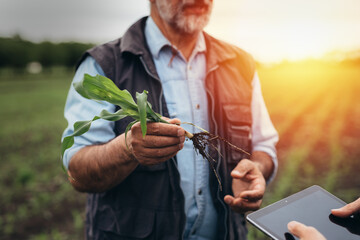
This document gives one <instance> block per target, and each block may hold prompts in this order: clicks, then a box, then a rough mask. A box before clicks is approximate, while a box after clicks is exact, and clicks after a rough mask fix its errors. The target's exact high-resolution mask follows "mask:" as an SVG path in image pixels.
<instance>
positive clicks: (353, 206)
mask: <svg viewBox="0 0 360 240" xmlns="http://www.w3.org/2000/svg"><path fill="white" fill-rule="evenodd" d="M331 213H332V214H333V215H335V216H337V217H342V218H346V217H350V216H351V215H353V214H359V213H360V198H358V199H357V200H355V201H354V202H351V203H349V204H346V205H345V206H343V207H342V208H339V209H332V210H331ZM288 229H289V231H290V232H291V233H292V234H294V235H295V236H296V237H298V238H300V240H325V237H324V236H323V235H322V234H321V233H320V232H319V231H318V230H316V229H315V228H314V227H309V226H305V225H304V224H302V223H299V222H296V221H291V222H290V223H289V224H288Z"/></svg>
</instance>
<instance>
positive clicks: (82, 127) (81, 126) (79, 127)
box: [72, 116, 100, 136]
mask: <svg viewBox="0 0 360 240" xmlns="http://www.w3.org/2000/svg"><path fill="white" fill-rule="evenodd" d="M99 118H100V117H98V116H95V117H94V118H93V119H92V120H88V121H78V122H76V123H74V133H73V134H72V135H73V136H80V135H82V134H84V133H86V132H87V131H89V129H90V126H91V123H92V122H93V121H95V120H98V119H99Z"/></svg>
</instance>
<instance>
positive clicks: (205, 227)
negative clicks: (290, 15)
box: [64, 0, 278, 239]
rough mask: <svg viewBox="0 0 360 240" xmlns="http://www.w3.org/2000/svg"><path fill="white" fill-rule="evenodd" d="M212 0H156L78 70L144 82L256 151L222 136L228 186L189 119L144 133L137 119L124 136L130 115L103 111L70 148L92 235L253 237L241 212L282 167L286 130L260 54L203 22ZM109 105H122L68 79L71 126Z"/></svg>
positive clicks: (174, 110) (119, 81) (165, 109)
mask: <svg viewBox="0 0 360 240" xmlns="http://www.w3.org/2000/svg"><path fill="white" fill-rule="evenodd" d="M212 4H213V2H212V0H202V1H201V0H200V1H199V0H197V1H195V0H172V1H166V0H150V17H147V18H143V19H141V20H140V21H138V22H137V23H135V24H134V25H133V26H131V27H130V28H129V30H128V31H127V32H126V33H125V35H124V36H123V37H122V38H121V39H118V40H115V41H113V42H110V43H107V44H104V45H101V46H98V47H95V48H93V49H91V50H89V51H88V52H87V53H86V54H85V55H84V57H83V59H82V62H81V64H80V66H79V67H78V69H77V72H76V74H75V77H74V82H76V81H79V80H81V78H82V76H83V74H84V73H89V74H91V75H95V74H101V75H105V76H107V77H108V78H110V79H112V80H113V81H114V82H115V84H116V85H117V86H118V87H119V88H120V89H127V90H128V91H129V92H130V93H131V94H132V95H133V96H135V93H136V92H142V91H143V90H144V89H145V90H148V91H149V96H148V100H149V102H151V104H152V106H153V109H154V110H155V111H156V112H159V113H160V114H162V115H163V116H165V117H168V118H169V122H170V123H177V124H179V123H180V120H179V119H181V121H183V122H192V123H193V124H195V125H197V126H200V127H202V128H205V129H209V130H210V132H212V133H214V134H218V135H220V136H222V137H224V138H226V139H228V140H229V141H230V142H232V143H233V144H235V145H237V146H238V147H241V148H243V149H245V150H247V151H249V152H252V154H251V156H248V155H246V154H243V153H239V152H237V151H235V150H233V149H232V148H230V147H228V146H225V145H224V143H222V142H217V143H214V144H215V145H216V147H219V149H221V156H220V155H219V154H217V153H216V151H210V154H211V155H212V156H213V157H214V158H215V159H217V162H216V166H215V167H216V171H217V173H218V175H219V177H220V181H221V184H222V186H223V190H222V191H221V190H220V188H219V185H218V183H217V180H216V177H215V176H214V174H213V173H212V171H211V169H210V168H209V166H208V163H207V162H206V161H204V159H202V158H201V156H200V155H197V154H196V153H195V151H194V149H193V147H192V143H191V141H185V136H184V129H186V130H188V131H189V132H195V131H197V129H196V128H194V127H192V125H184V124H183V125H182V126H181V127H180V126H178V125H176V124H161V123H148V129H147V135H146V137H145V138H143V137H142V135H141V129H140V126H139V124H135V125H133V126H132V128H131V130H130V131H129V132H128V135H127V138H126V140H125V137H124V131H125V128H126V126H127V125H128V123H129V122H130V121H132V120H131V119H125V120H121V121H118V122H116V123H115V124H114V123H112V122H106V121H100V120H99V121H97V122H95V123H94V124H93V126H92V127H91V129H90V131H89V132H87V133H86V134H84V135H83V136H81V137H77V138H75V144H74V146H73V147H72V148H70V149H69V150H68V151H66V152H65V155H64V165H65V166H67V167H68V172H69V175H70V176H72V177H71V178H70V181H71V183H72V185H73V186H74V187H75V188H76V189H77V190H79V191H84V192H89V193H91V194H89V195H88V202H87V216H86V228H87V229H86V235H87V238H88V239H245V238H246V233H247V231H246V227H245V220H244V215H243V214H244V213H245V212H246V211H249V210H256V209H258V208H259V207H260V205H261V201H262V197H263V195H264V192H265V187H266V180H267V181H269V180H271V178H272V177H273V176H274V174H275V172H276V168H277V160H276V151H275V144H276V142H277V140H278V135H277V132H276V131H275V129H274V127H273V125H272V123H271V121H270V119H269V116H268V113H267V110H266V107H265V104H264V101H263V98H262V95H261V89H260V84H259V79H258V77H257V74H256V73H255V69H254V66H255V64H254V61H253V60H252V58H251V57H250V56H249V55H248V54H247V53H245V52H244V51H242V50H240V49H238V48H236V47H234V46H231V45H229V44H226V43H223V42H221V41H219V40H216V39H214V38H212V37H211V36H209V35H207V34H206V33H204V32H203V31H202V30H203V28H204V27H205V25H206V24H207V23H208V21H209V17H210V13H211V10H212ZM102 109H107V110H108V111H112V112H114V111H115V110H116V107H115V106H113V105H111V104H108V103H99V102H94V101H90V100H87V99H84V98H82V97H81V96H80V95H78V94H77V93H76V92H75V91H74V89H73V88H71V89H70V92H69V95H68V99H67V104H66V107H65V117H66V118H67V119H68V122H69V127H68V128H67V129H66V130H65V132H64V136H67V135H69V134H71V133H72V131H73V129H72V127H71V126H72V124H73V123H74V122H75V121H78V120H85V119H91V118H92V117H93V116H94V115H96V114H98V113H99V112H100V111H101V110H102ZM182 127H183V128H182ZM125 141H126V142H125ZM210 150H211V149H210ZM70 160H71V161H70ZM240 160H241V161H240Z"/></svg>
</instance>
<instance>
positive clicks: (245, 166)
mask: <svg viewBox="0 0 360 240" xmlns="http://www.w3.org/2000/svg"><path fill="white" fill-rule="evenodd" d="M231 176H232V177H233V180H232V190H233V193H234V196H231V195H226V196H225V197H224V201H225V202H226V203H227V204H228V205H230V207H231V208H232V209H233V210H234V211H236V212H239V213H245V212H247V211H254V210H257V209H259V208H260V205H261V202H262V198H263V196H264V193H265V187H266V182H265V179H264V176H263V174H262V173H261V171H260V170H259V167H258V165H257V164H256V163H255V162H253V161H251V160H248V159H243V160H241V161H240V162H239V163H238V164H237V166H236V167H235V168H234V170H233V171H232V172H231Z"/></svg>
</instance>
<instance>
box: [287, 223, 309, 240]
mask: <svg viewBox="0 0 360 240" xmlns="http://www.w3.org/2000/svg"><path fill="white" fill-rule="evenodd" d="M287 227H288V229H289V231H290V232H291V233H292V234H294V235H295V236H297V237H299V238H301V237H302V234H303V233H304V232H305V231H306V228H307V226H305V225H304V224H302V223H299V222H296V221H291V222H289V223H288V225H287Z"/></svg>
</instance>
